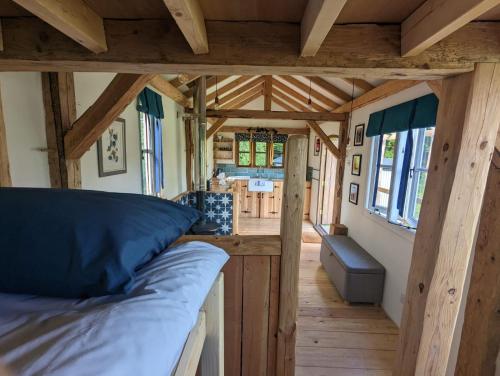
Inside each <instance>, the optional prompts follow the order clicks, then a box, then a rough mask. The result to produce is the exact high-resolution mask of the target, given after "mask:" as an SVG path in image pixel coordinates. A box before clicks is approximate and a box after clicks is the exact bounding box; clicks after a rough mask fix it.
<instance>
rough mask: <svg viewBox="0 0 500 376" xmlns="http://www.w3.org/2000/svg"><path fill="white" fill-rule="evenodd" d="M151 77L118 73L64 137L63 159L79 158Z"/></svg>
mask: <svg viewBox="0 0 500 376" xmlns="http://www.w3.org/2000/svg"><path fill="white" fill-rule="evenodd" d="M153 77H154V76H153V75H149V74H143V75H139V74H126V73H118V74H117V75H116V76H115V77H114V78H113V80H112V81H111V83H110V84H109V85H108V87H106V89H104V91H103V93H102V94H101V95H100V96H99V98H97V100H96V101H95V102H94V104H92V106H90V107H89V108H88V109H87V111H85V112H84V113H83V115H81V116H80V117H79V118H78V119H77V120H76V121H75V123H74V124H73V127H72V129H71V130H70V131H69V132H68V133H67V134H66V136H65V137H64V150H65V153H66V158H68V159H80V158H81V157H82V155H83V154H84V153H85V152H86V151H87V150H88V149H90V147H91V146H92V144H93V143H94V142H96V141H97V139H98V138H99V137H100V136H101V135H102V133H103V132H104V131H105V130H106V129H107V128H108V127H109V126H110V124H111V123H112V122H113V121H114V120H115V119H116V118H117V117H118V115H120V114H121V113H122V112H123V110H124V109H125V108H126V107H127V106H128V105H129V104H130V103H131V102H132V101H133V100H134V99H135V98H136V97H137V95H138V94H139V93H140V92H141V90H142V89H144V87H145V86H146V85H147V84H148V82H149V81H151V79H152V78H153Z"/></svg>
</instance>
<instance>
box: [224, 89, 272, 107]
mask: <svg viewBox="0 0 500 376" xmlns="http://www.w3.org/2000/svg"><path fill="white" fill-rule="evenodd" d="M261 95H264V85H263V84H262V83H260V84H259V85H258V86H254V87H253V88H251V89H250V90H247V91H246V92H243V93H241V94H239V95H238V96H237V97H235V98H233V99H232V100H231V101H228V102H225V103H223V104H222V105H221V107H220V108H221V109H231V108H239V107H242V106H244V105H245V104H247V103H250V102H251V101H253V100H255V99H256V98H259V97H260V96H261ZM250 98H253V99H251V100H250V101H249V99H250Z"/></svg>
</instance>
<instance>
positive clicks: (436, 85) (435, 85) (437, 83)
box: [426, 80, 443, 99]
mask: <svg viewBox="0 0 500 376" xmlns="http://www.w3.org/2000/svg"><path fill="white" fill-rule="evenodd" d="M426 83H427V85H428V86H429V87H430V88H431V90H432V91H433V92H434V94H436V97H438V99H441V94H442V92H443V80H432V81H426Z"/></svg>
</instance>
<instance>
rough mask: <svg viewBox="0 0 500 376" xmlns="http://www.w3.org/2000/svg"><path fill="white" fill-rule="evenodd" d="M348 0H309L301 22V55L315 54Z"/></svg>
mask: <svg viewBox="0 0 500 376" xmlns="http://www.w3.org/2000/svg"><path fill="white" fill-rule="evenodd" d="M346 2H347V0H309V1H308V2H307V6H306V9H305V11H304V16H303V17H302V22H301V24H300V47H301V49H300V50H301V52H300V56H304V57H306V56H314V55H316V52H318V50H319V48H320V47H321V44H322V43H323V41H324V40H325V38H326V36H327V34H328V33H329V32H330V29H331V28H332V26H333V24H334V23H335V20H336V19H337V17H338V16H339V14H340V11H341V10H342V8H343V7H344V5H345V3H346Z"/></svg>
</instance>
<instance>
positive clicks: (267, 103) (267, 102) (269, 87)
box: [264, 75, 273, 111]
mask: <svg viewBox="0 0 500 376" xmlns="http://www.w3.org/2000/svg"><path fill="white" fill-rule="evenodd" d="M264 78H265V82H264V111H271V104H272V100H271V99H272V98H271V97H272V95H273V76H270V75H267V76H265V77H264Z"/></svg>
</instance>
